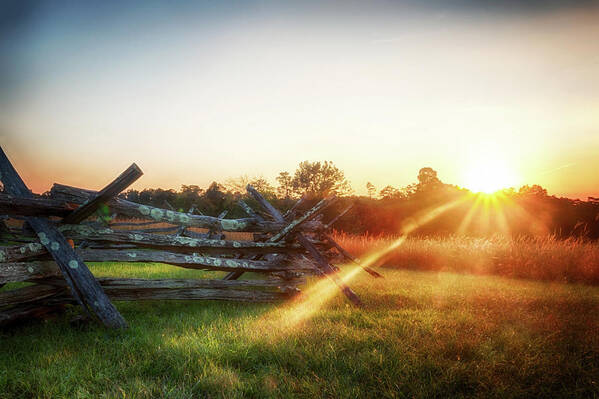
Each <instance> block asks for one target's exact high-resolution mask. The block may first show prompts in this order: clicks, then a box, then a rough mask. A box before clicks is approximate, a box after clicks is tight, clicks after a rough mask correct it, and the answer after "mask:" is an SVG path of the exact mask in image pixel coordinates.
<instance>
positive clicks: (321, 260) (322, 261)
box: [247, 184, 362, 306]
mask: <svg viewBox="0 0 599 399" xmlns="http://www.w3.org/2000/svg"><path fill="white" fill-rule="evenodd" d="M247 191H248V193H249V194H250V195H251V196H252V197H253V198H254V199H255V200H256V201H258V203H259V204H260V205H261V206H262V207H263V208H264V209H265V210H266V211H267V212H268V213H269V214H270V215H271V216H272V217H273V218H274V219H275V220H276V221H277V222H280V223H283V222H285V219H284V218H283V215H281V213H280V212H279V211H278V210H277V209H276V208H275V207H273V206H272V205H271V204H270V203H269V202H268V201H266V199H265V198H264V197H263V196H262V194H260V193H259V192H258V191H256V190H255V189H254V188H253V187H252V186H250V185H249V184H248V186H247ZM295 237H296V238H297V240H298V241H299V243H300V244H301V245H302V246H303V247H304V248H305V249H306V250H307V251H308V253H310V255H311V256H312V257H313V258H314V260H315V261H316V264H317V265H318V267H319V269H320V271H321V273H322V274H323V275H325V276H327V277H328V278H330V279H331V280H332V281H333V282H334V283H335V284H337V286H339V288H340V289H341V291H342V292H343V293H344V294H345V296H346V297H347V298H348V299H349V300H350V301H351V302H352V303H353V304H354V305H356V306H361V305H362V301H361V300H360V298H359V297H358V296H357V295H356V293H355V292H353V291H352V290H351V288H349V287H348V286H347V285H346V284H345V283H344V282H343V281H342V280H341V279H340V278H339V277H338V276H337V275H336V274H335V270H334V269H333V268H332V267H331V265H330V264H329V262H328V261H327V260H326V258H325V257H324V256H322V255H321V254H320V252H318V249H317V248H316V247H315V246H314V245H313V244H312V243H311V242H310V241H309V240H308V239H307V238H306V237H305V236H304V235H303V234H302V233H297V234H296V235H295Z"/></svg>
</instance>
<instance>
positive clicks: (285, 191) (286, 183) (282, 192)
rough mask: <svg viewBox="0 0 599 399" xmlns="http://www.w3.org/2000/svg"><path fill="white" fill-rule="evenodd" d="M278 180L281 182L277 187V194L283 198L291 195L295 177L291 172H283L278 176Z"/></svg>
mask: <svg viewBox="0 0 599 399" xmlns="http://www.w3.org/2000/svg"><path fill="white" fill-rule="evenodd" d="M277 182H278V183H279V187H277V194H279V197H282V198H285V199H287V198H289V197H291V193H292V191H293V178H292V177H291V175H290V174H289V172H281V173H279V175H278V176H277Z"/></svg>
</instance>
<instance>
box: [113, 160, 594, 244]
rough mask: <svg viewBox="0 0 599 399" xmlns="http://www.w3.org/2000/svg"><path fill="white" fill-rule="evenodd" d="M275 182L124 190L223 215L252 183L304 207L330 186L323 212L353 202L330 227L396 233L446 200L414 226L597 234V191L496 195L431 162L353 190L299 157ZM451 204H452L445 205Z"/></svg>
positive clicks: (146, 200) (536, 189)
mask: <svg viewBox="0 0 599 399" xmlns="http://www.w3.org/2000/svg"><path fill="white" fill-rule="evenodd" d="M276 180H277V185H276V186H275V185H272V184H271V183H270V182H268V181H267V180H266V179H264V178H261V177H258V178H249V177H247V176H242V177H239V178H237V179H230V180H228V181H226V182H224V183H222V184H220V183H217V182H213V183H212V184H210V185H209V186H208V187H206V188H201V187H199V186H196V185H183V186H182V187H181V189H179V190H173V189H167V190H164V189H160V188H158V189H144V190H142V191H137V190H129V191H127V192H124V193H122V194H121V197H122V198H125V199H128V200H130V201H135V202H139V203H143V204H147V205H152V206H157V207H163V208H164V207H172V208H174V209H176V210H178V211H183V212H188V211H190V210H193V212H196V213H201V214H205V215H213V216H215V215H219V214H221V213H222V212H223V211H228V212H227V216H226V217H227V218H239V217H245V216H247V215H246V214H245V213H244V212H243V210H242V209H241V208H240V207H239V206H238V205H237V202H238V201H239V200H240V199H243V200H244V201H246V202H247V203H249V204H250V205H251V206H252V207H254V209H258V208H259V207H258V205H257V204H255V203H254V202H253V200H252V199H251V198H249V197H248V196H247V195H246V193H245V187H246V185H247V184H251V185H252V186H254V188H256V189H257V190H258V191H260V192H261V193H262V194H263V195H264V196H265V197H266V198H268V199H269V200H270V201H271V202H272V203H273V204H274V205H275V206H277V207H278V208H279V209H282V210H286V209H288V208H290V207H291V206H292V205H293V204H294V203H295V202H296V201H297V199H298V198H299V197H301V196H305V197H306V198H307V199H308V201H306V202H305V206H304V207H309V206H311V205H313V204H314V203H315V201H317V200H318V199H320V198H323V197H325V196H327V195H331V194H335V195H337V196H338V197H340V198H339V200H338V201H337V203H336V204H335V205H334V206H332V207H331V208H329V209H328V210H327V211H326V212H325V213H324V220H325V222H326V221H327V220H329V219H331V218H333V217H334V215H336V214H338V213H339V212H340V211H341V210H343V209H345V208H346V207H347V206H348V205H350V204H353V207H352V209H351V210H350V211H349V212H348V213H347V214H346V215H345V216H344V217H342V218H341V219H339V220H338V221H337V222H336V223H335V229H337V230H339V231H342V232H346V233H349V234H371V235H398V234H401V228H402V225H404V224H405V223H407V222H410V221H413V220H417V218H418V217H419V216H426V215H427V214H428V213H431V212H435V210H438V209H439V207H443V208H442V209H443V210H444V211H443V212H442V213H440V214H439V215H437V216H436V217H435V218H433V219H431V220H430V221H428V222H427V223H425V224H423V225H422V226H420V227H419V228H418V229H417V230H416V231H415V232H414V233H413V234H416V235H419V236H431V235H435V236H439V235H451V234H466V235H472V236H490V235H495V234H510V235H513V236H535V235H547V234H550V235H554V236H556V237H559V238H569V237H582V238H587V239H598V238H599V198H593V197H589V198H588V200H587V201H581V200H572V199H569V198H557V197H555V196H551V195H548V194H547V190H545V189H544V188H542V187H540V186H538V185H533V186H528V185H527V186H523V187H520V188H519V189H518V190H516V189H513V188H510V189H505V190H502V191H500V192H497V193H495V194H493V195H485V194H473V193H471V192H470V191H469V190H467V189H464V188H461V187H458V186H455V185H451V184H446V183H444V182H442V181H441V180H439V178H438V177H437V172H436V171H435V170H433V169H432V168H429V167H425V168H422V169H420V172H419V173H418V176H416V182H415V183H413V184H410V185H408V186H405V187H400V188H396V187H393V186H386V187H384V188H383V189H381V190H376V189H375V187H374V186H373V185H372V184H371V183H368V184H367V185H366V188H367V191H368V195H367V196H356V195H353V194H352V189H351V186H350V184H349V182H348V181H347V180H346V179H345V176H344V173H343V172H342V171H341V170H339V169H338V168H337V167H336V166H335V165H334V164H333V163H331V162H327V161H325V162H308V161H306V162H302V163H300V164H299V166H298V168H297V170H296V171H295V173H294V174H290V173H288V172H281V173H280V174H279V175H278V176H277V179H276ZM447 204H450V206H449V207H448V206H446V205H447Z"/></svg>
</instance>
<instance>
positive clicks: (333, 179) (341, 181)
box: [292, 161, 351, 197]
mask: <svg viewBox="0 0 599 399" xmlns="http://www.w3.org/2000/svg"><path fill="white" fill-rule="evenodd" d="M292 186H293V191H294V192H295V193H297V194H299V195H302V194H306V195H308V196H312V197H324V196H327V195H331V194H338V195H346V194H349V193H350V192H351V186H350V184H349V182H348V181H347V180H346V179H345V174H344V173H343V172H342V171H341V170H340V169H339V168H337V167H336V166H335V165H334V164H333V163H332V162H329V161H324V162H309V161H304V162H301V163H300V164H299V166H298V168H297V170H296V171H295V174H294V175H293V180H292Z"/></svg>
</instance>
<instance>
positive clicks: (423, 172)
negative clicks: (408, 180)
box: [417, 166, 443, 191]
mask: <svg viewBox="0 0 599 399" xmlns="http://www.w3.org/2000/svg"><path fill="white" fill-rule="evenodd" d="M442 184H443V183H441V180H439V178H438V177H437V171H436V170H434V169H433V168H430V167H428V166H427V167H424V168H422V169H420V170H419V171H418V185H417V191H429V190H433V189H436V188H439V186H441V185H442Z"/></svg>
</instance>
